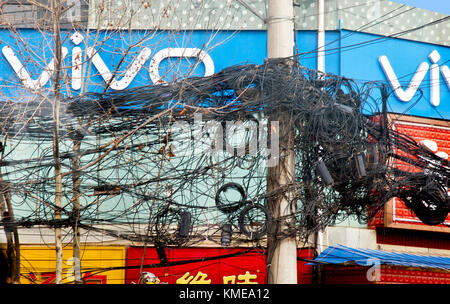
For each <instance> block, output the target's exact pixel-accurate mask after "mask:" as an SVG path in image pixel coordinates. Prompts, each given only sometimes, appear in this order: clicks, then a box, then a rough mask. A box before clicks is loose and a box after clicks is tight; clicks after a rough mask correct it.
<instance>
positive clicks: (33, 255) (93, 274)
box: [20, 246, 126, 284]
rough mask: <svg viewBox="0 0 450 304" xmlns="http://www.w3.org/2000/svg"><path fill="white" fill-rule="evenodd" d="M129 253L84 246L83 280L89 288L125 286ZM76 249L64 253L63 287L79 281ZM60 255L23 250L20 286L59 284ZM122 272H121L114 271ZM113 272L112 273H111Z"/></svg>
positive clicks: (43, 249) (44, 250)
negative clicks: (56, 278) (94, 286)
mask: <svg viewBox="0 0 450 304" xmlns="http://www.w3.org/2000/svg"><path fill="white" fill-rule="evenodd" d="M125 259H126V249H125V247H121V246H102V247H97V246H84V247H83V246H82V248H81V255H80V260H81V277H82V279H83V281H84V283H85V284H124V283H125V267H124V266H125ZM74 266H75V263H74V257H73V248H72V247H64V249H63V269H62V272H63V274H62V278H63V281H62V282H63V283H65V284H71V283H73V282H74V280H75V268H74ZM55 268H56V253H55V248H54V247H47V246H21V247H20V273H21V278H20V282H21V283H22V284H52V283H54V281H55V277H56V275H55ZM111 268H119V269H111ZM108 269H110V270H108Z"/></svg>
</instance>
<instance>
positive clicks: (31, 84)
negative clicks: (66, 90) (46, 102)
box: [2, 46, 68, 90]
mask: <svg viewBox="0 0 450 304" xmlns="http://www.w3.org/2000/svg"><path fill="white" fill-rule="evenodd" d="M61 52H62V58H63V59H64V58H65V57H66V56H67V53H68V50H67V48H66V47H63V48H62V49H61ZM2 53H3V55H4V56H5V58H6V60H8V62H9V64H10V65H11V67H12V68H13V70H14V72H16V74H17V76H18V77H19V79H20V81H21V82H22V84H23V85H24V86H25V87H26V88H28V89H31V90H38V89H41V88H42V87H44V86H45V85H46V84H47V82H48V81H49V80H50V77H51V76H52V75H53V72H54V69H55V60H54V59H52V60H51V61H50V63H49V64H47V65H46V67H45V69H44V71H42V73H41V75H39V77H38V79H32V78H31V76H30V74H29V73H28V71H27V70H26V69H25V67H24V66H23V64H22V62H20V60H19V58H17V56H16V54H15V53H14V51H13V49H12V48H10V47H9V46H5V47H3V48H2Z"/></svg>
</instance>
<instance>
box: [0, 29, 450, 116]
mask: <svg viewBox="0 0 450 304" xmlns="http://www.w3.org/2000/svg"><path fill="white" fill-rule="evenodd" d="M316 36H317V34H316V32H314V31H298V32H297V34H296V39H295V40H296V53H297V55H298V58H299V61H300V64H301V65H304V66H306V67H308V68H312V69H314V68H315V67H316V66H317V59H316V57H317V56H316V54H317V52H316V47H317V37H316ZM51 41H52V39H51V35H50V34H48V35H45V34H42V32H39V31H36V30H21V31H19V32H14V33H13V32H11V31H8V30H2V31H0V50H1V54H0V85H1V87H2V93H1V94H2V95H1V96H0V98H2V99H4V100H13V101H23V100H26V98H27V97H26V96H29V93H26V92H33V91H36V90H42V89H43V90H45V89H46V88H48V87H49V86H51V81H52V75H53V69H54V60H53V54H52V52H51V50H52V42H51ZM62 54H63V57H64V65H65V67H66V69H65V70H64V71H65V72H64V74H63V79H64V85H63V92H64V93H65V94H67V95H69V94H70V95H76V94H80V93H85V92H102V91H103V90H104V88H105V86H108V88H109V90H116V91H120V90H126V89H128V88H133V87H138V86H142V85H148V84H153V83H161V82H164V81H173V80H177V79H180V78H182V77H185V76H186V75H195V76H204V75H211V74H213V73H215V72H218V71H220V70H221V69H223V68H225V67H228V66H230V65H235V64H245V63H256V64H261V63H263V61H264V59H265V57H266V32H265V31H241V32H233V31H216V32H211V31H191V32H172V33H169V32H146V31H131V32H127V31H123V32H108V31H100V32H91V33H83V32H64V33H63V48H62ZM325 55H326V57H325V70H326V72H327V73H332V74H337V75H342V76H345V77H348V78H352V79H354V80H355V81H356V82H357V83H360V84H363V83H366V82H372V81H381V82H384V83H387V84H388V85H389V86H390V88H391V90H392V94H391V96H390V98H389V105H388V110H389V111H390V112H395V113H405V114H411V115H417V116H423V117H432V118H443V119H449V118H450V69H449V65H450V64H449V62H448V61H449V59H450V48H449V47H446V46H442V45H434V44H427V43H421V42H416V41H410V40H406V39H398V38H389V37H384V36H377V35H373V34H366V33H360V32H352V31H346V30H341V31H329V32H327V33H326V50H325ZM24 96H25V97H24Z"/></svg>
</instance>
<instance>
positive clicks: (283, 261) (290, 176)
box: [267, 0, 297, 284]
mask: <svg viewBox="0 0 450 304" xmlns="http://www.w3.org/2000/svg"><path fill="white" fill-rule="evenodd" d="M267 23H268V25H267V57H268V58H269V59H273V58H285V57H291V56H293V55H294V6H293V0H269V1H268V20H267ZM278 119H279V120H280V121H279V126H280V134H283V133H284V132H283V130H286V128H289V127H290V126H289V117H288V116H287V115H286V113H283V111H280V113H278ZM288 133H289V132H288ZM284 134H286V133H284ZM292 148H293V143H292V138H291V136H285V137H284V138H280V153H281V154H280V161H279V163H278V164H277V165H276V166H275V167H270V168H268V174H267V175H268V178H267V190H268V191H271V190H273V189H276V188H278V187H283V186H286V185H292V184H293V183H294V182H295V157H294V152H293V149H292ZM291 191H292V190H288V191H286V193H284V194H282V195H278V196H277V197H276V198H274V199H271V200H269V208H270V209H271V212H272V214H273V217H274V223H275V225H277V227H276V229H275V230H274V231H273V234H272V235H269V240H268V252H269V253H268V283H269V284H297V244H296V240H295V234H294V235H292V234H289V233H288V234H287V236H286V235H285V236H283V237H282V238H279V235H282V234H283V232H285V231H286V230H288V226H289V223H287V222H286V221H292V219H293V218H294V219H295V217H293V215H294V212H295V202H293V201H292V199H291V198H292V197H293V195H291ZM290 224H292V223H290ZM294 225H295V223H294Z"/></svg>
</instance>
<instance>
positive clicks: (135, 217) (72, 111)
mask: <svg viewBox="0 0 450 304" xmlns="http://www.w3.org/2000/svg"><path fill="white" fill-rule="evenodd" d="M388 96H389V92H388V90H387V88H386V87H385V86H384V85H383V84H381V83H374V82H371V83H365V84H363V85H357V84H356V83H355V82H354V81H352V80H350V79H346V78H343V77H337V76H334V75H328V74H322V73H318V72H317V71H312V70H308V69H305V68H303V67H301V66H299V65H298V64H296V63H295V62H293V61H291V60H287V59H282V60H281V59H277V60H268V61H266V62H265V63H264V64H262V65H239V66H233V67H229V68H226V69H224V70H222V71H220V72H218V73H216V74H214V75H212V76H208V77H192V78H187V79H185V80H182V81H179V82H174V83H164V84H158V85H150V86H145V87H138V88H133V89H127V90H124V91H120V92H109V93H102V94H100V93H95V94H94V93H92V94H87V95H83V96H77V97H73V98H68V99H65V100H64V101H63V102H62V104H61V107H62V109H61V118H60V124H59V126H58V127H59V133H60V137H61V138H60V142H59V146H60V151H61V154H60V161H61V165H62V169H63V173H62V183H63V184H62V186H63V187H62V188H63V190H62V194H63V203H62V205H61V207H59V206H56V205H55V204H54V197H55V179H54V165H55V162H54V155H53V150H52V140H53V130H54V127H55V120H54V119H53V116H52V113H53V112H52V111H53V104H52V102H50V101H51V100H52V98H51V97H49V98H48V100H49V101H42V100H39V101H32V102H27V103H3V104H2V105H1V111H0V115H1V116H2V117H1V131H2V135H3V138H4V144H5V147H4V150H3V152H2V161H1V170H2V178H1V182H2V191H3V193H8V195H9V196H10V198H11V201H12V205H13V207H14V211H15V213H16V220H15V221H14V222H12V223H11V222H9V223H8V225H16V226H19V227H22V226H24V227H31V226H40V227H41V226H46V227H58V226H59V227H72V226H75V225H76V226H78V227H81V228H83V229H87V230H96V231H101V232H102V233H105V234H107V235H108V234H109V235H113V236H115V237H119V238H123V239H128V240H131V241H140V242H148V243H154V244H158V245H161V246H187V245H192V244H195V243H198V242H202V241H204V240H209V241H213V242H217V243H220V244H229V243H230V242H231V240H233V241H234V242H236V243H239V242H248V243H252V242H253V243H258V244H259V242H260V241H261V240H262V239H264V237H265V236H266V235H267V234H268V233H269V232H271V233H272V234H273V233H275V234H276V235H275V236H273V235H272V236H273V237H276V238H277V239H280V238H282V237H286V236H293V235H296V236H297V237H299V238H305V239H306V238H307V237H308V236H310V235H311V234H312V233H314V232H316V231H318V230H320V229H323V228H324V227H326V226H327V225H330V224H333V223H335V222H336V221H339V220H341V219H344V218H346V217H348V216H356V217H357V218H358V219H359V220H361V221H367V220H368V219H369V218H370V217H371V216H373V215H374V214H376V212H377V211H378V210H379V209H380V208H381V207H382V206H383V205H384V204H385V203H386V202H387V201H388V200H389V199H390V198H392V197H399V198H401V199H402V200H403V201H404V202H405V204H406V206H407V207H409V208H410V209H411V210H412V211H413V212H414V214H416V215H417V217H419V219H420V220H421V221H422V222H424V223H425V224H429V225H437V224H441V223H442V222H444V220H445V218H446V216H447V214H448V212H449V211H450V202H449V196H448V193H447V187H448V179H449V177H450V170H449V162H448V161H447V160H444V159H442V158H440V157H439V156H436V155H435V154H434V153H432V152H430V151H428V150H427V149H425V148H423V147H421V146H420V145H418V144H417V143H416V142H415V141H414V140H413V139H411V138H409V137H408V136H406V135H403V134H400V133H398V132H397V131H395V130H393V129H392V128H391V127H390V126H389V121H388V119H387V110H386V109H387V106H386V103H387V98H388ZM290 157H291V158H292V160H293V161H290V160H289V159H290ZM393 159H395V160H396V162H400V163H401V166H394V165H393ZM288 167H291V169H292V170H289V168H288ZM270 172H272V173H273V172H294V173H295V174H294V175H292V176H290V177H291V178H287V182H285V183H278V184H277V183H275V184H274V183H273V181H272V180H271V179H270V178H268V176H270V174H271V173H270ZM287 174H288V173H287ZM279 176H283V174H282V173H281V174H279ZM280 198H283V199H285V200H287V201H288V208H290V210H291V214H293V216H294V217H295V221H294V222H295V223H293V224H291V225H290V226H289V229H284V230H283V229H274V227H275V228H276V227H277V226H279V225H281V221H280V216H278V215H277V214H275V213H274V211H273V210H274V209H273V206H274V204H275V202H277V201H279V199H280ZM76 201H78V202H79V203H78V204H77V205H75V204H74V202H76ZM55 210H58V211H60V213H61V214H62V218H61V219H55V218H54V213H55ZM2 223H3V224H5V222H4V221H3V222H2ZM5 228H6V226H5ZM232 236H233V237H232Z"/></svg>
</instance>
